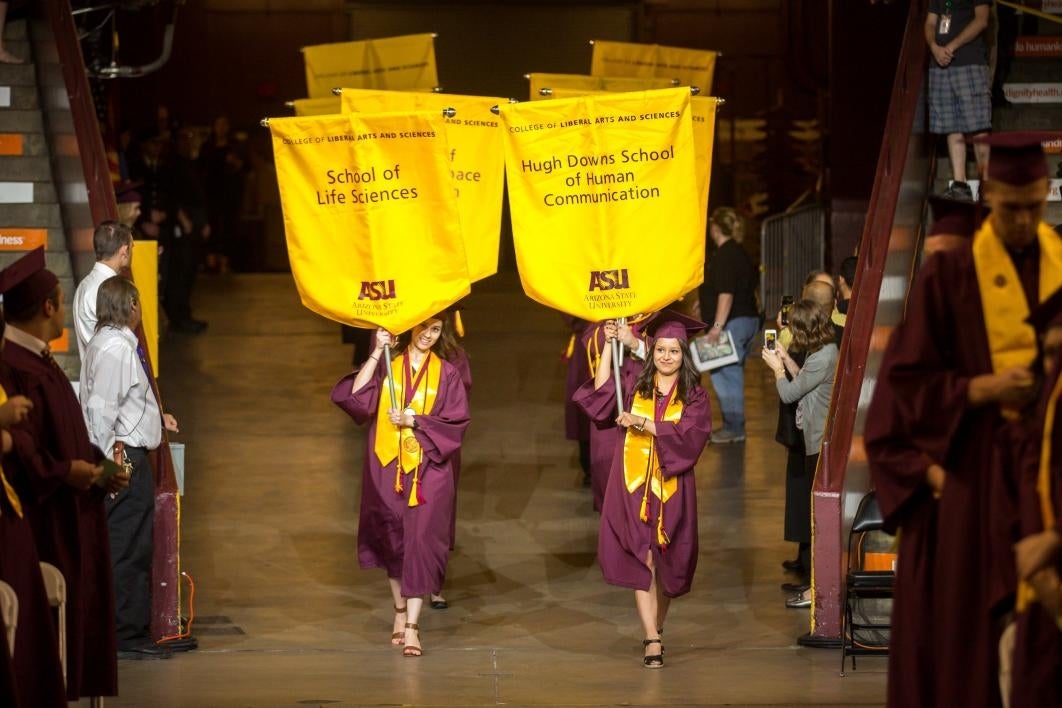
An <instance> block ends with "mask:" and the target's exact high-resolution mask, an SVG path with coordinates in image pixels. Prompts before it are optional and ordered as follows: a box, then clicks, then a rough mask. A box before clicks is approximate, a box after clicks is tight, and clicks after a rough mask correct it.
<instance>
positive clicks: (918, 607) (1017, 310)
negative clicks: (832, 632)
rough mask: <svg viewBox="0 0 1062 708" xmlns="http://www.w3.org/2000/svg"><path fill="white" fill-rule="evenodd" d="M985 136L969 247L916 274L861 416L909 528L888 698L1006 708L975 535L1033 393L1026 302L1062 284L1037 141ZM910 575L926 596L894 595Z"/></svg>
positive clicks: (888, 510) (990, 592) (885, 504)
mask: <svg viewBox="0 0 1062 708" xmlns="http://www.w3.org/2000/svg"><path fill="white" fill-rule="evenodd" d="M984 141H985V142H986V143H989V144H991V145H992V147H993V151H992V159H991V161H990V162H989V166H988V173H987V180H986V184H985V187H984V194H985V198H986V200H987V201H988V204H989V206H990V207H991V209H992V212H991V215H990V216H989V218H988V219H987V220H985V221H984V223H983V224H980V226H979V227H978V229H977V232H976V233H975V234H974V237H973V243H972V246H971V248H956V249H953V250H949V251H944V252H941V253H939V254H936V255H935V256H934V257H932V258H930V259H929V261H928V262H927V263H926V265H925V266H923V268H922V269H921V270H920V271H919V273H918V276H917V278H916V280H915V283H914V285H913V287H912V290H911V295H910V298H909V302H908V307H907V312H906V317H905V320H904V322H903V323H902V324H901V325H900V326H899V327H897V329H896V331H895V332H894V333H893V336H892V339H891V340H890V342H889V345H888V347H887V349H886V352H885V357H884V361H883V363H882V368H881V371H880V372H879V375H878V382H877V388H878V391H877V392H876V394H875V400H874V401H873V402H872V404H871V413H870V414H868V418H867V420H868V423H867V430H866V448H867V455H868V459H869V462H870V471H871V477H872V478H873V481H874V484H875V487H876V488H877V489H878V494H879V498H880V499H881V503H882V511H883V513H884V514H885V516H886V519H887V520H889V519H892V523H894V524H895V523H897V522H899V523H900V525H901V526H902V527H903V528H902V535H901V539H903V541H902V542H904V543H905V545H904V547H903V548H902V549H901V553H900V557H899V559H898V568H897V592H898V595H897V600H896V602H897V604H896V607H895V612H894V616H893V626H894V628H895V631H896V634H897V636H898V637H899V636H907V637H913V640H912V641H913V642H914V643H913V644H912V649H911V651H908V652H904V653H902V654H901V653H894V654H893V655H892V657H891V659H890V662H891V665H890V671H889V691H888V704H889V705H890V706H905V707H906V706H950V705H954V706H964V707H966V706H974V707H976V706H998V705H1000V692H999V687H998V683H997V681H998V678H997V675H998V643H999V635H1000V624H999V623H997V622H996V621H995V618H994V617H993V611H994V610H995V609H996V608H995V605H996V603H997V601H998V600H999V599H1000V598H998V597H997V595H996V589H997V583H996V580H995V577H994V571H995V570H996V569H997V566H996V564H995V559H994V557H993V554H994V552H995V551H996V550H997V549H996V547H995V545H996V544H994V543H993V541H992V539H991V538H990V535H989V534H988V533H987V531H985V532H981V531H980V530H982V529H984V528H985V524H986V519H989V518H992V517H993V516H994V515H997V514H996V512H995V511H994V510H993V506H994V505H996V504H997V503H998V500H996V499H995V498H994V497H993V491H994V490H997V489H998V487H999V477H1000V476H1001V475H1003V474H1004V473H1009V468H1010V465H1009V464H1008V462H1009V459H1010V458H1009V452H1010V451H1009V448H1007V447H1006V446H1008V445H1009V440H1008V429H1009V428H1010V427H1011V423H1010V421H1012V420H1014V419H1016V417H1017V411H1018V409H1019V408H1021V407H1022V406H1025V405H1027V404H1028V403H1029V402H1030V401H1031V399H1032V396H1033V381H1034V377H1033V374H1032V371H1031V368H1030V367H1031V366H1032V364H1033V362H1034V360H1035V359H1036V356H1037V349H1036V338H1035V333H1034V332H1033V328H1032V326H1031V325H1029V324H1027V323H1026V321H1025V320H1026V318H1027V317H1028V315H1029V311H1030V303H1031V304H1032V306H1035V305H1036V304H1038V303H1039V302H1041V300H1042V299H1044V298H1045V297H1046V296H1048V295H1050V294H1052V293H1053V292H1054V291H1055V290H1057V289H1058V288H1059V287H1060V286H1062V241H1060V240H1059V239H1058V237H1057V236H1056V235H1055V234H1054V233H1053V232H1052V231H1051V230H1050V229H1049V228H1046V226H1045V225H1043V223H1042V222H1041V221H1040V215H1041V214H1042V212H1043V204H1044V201H1045V200H1046V198H1047V190H1048V181H1047V163H1046V161H1045V159H1044V155H1043V150H1042V148H1041V146H1040V141H1039V138H1038V136H1031V135H1028V134H1018V133H1009V134H999V135H995V136H992V137H990V138H985V139H984ZM916 510H929V511H931V512H932V513H930V514H924V513H921V512H919V513H917V514H915V511H916ZM915 522H918V524H919V525H918V526H915V525H914V524H915ZM915 542H917V543H918V544H920V545H919V546H918V547H917V548H915V547H912V546H911V544H912V543H915ZM910 574H917V575H918V576H919V577H920V578H921V582H920V588H921V593H920V594H919V595H918V596H911V595H910V594H907V595H904V596H901V595H900V594H899V593H900V586H901V585H902V582H901V581H903V580H904V579H905V578H907V576H908V575H910ZM901 607H902V610H901ZM927 644H928V646H927ZM916 646H921V647H922V649H923V651H919V653H918V656H919V657H922V659H923V660H927V661H930V662H932V665H931V666H929V667H925V666H922V667H916V668H913V669H912V670H913V671H914V672H915V674H916V675H917V676H918V677H919V680H918V681H916V682H914V681H911V680H910V678H911V675H912V674H911V672H909V671H904V670H901V669H902V667H903V666H906V664H905V663H904V662H905V661H907V662H910V661H914V660H915V659H913V658H912V657H913V654H914V651H915V649H914V647H916Z"/></svg>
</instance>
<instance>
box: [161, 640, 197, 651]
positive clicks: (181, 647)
mask: <svg viewBox="0 0 1062 708" xmlns="http://www.w3.org/2000/svg"><path fill="white" fill-rule="evenodd" d="M156 646H158V647H160V648H162V649H169V650H170V651H171V652H178V651H193V650H195V649H198V648H199V640H198V639H196V638H195V637H185V638H184V639H171V640H169V641H166V642H163V643H162V644H158V645H156Z"/></svg>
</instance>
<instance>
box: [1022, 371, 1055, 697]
mask: <svg viewBox="0 0 1062 708" xmlns="http://www.w3.org/2000/svg"><path fill="white" fill-rule="evenodd" d="M1059 372H1060V368H1059V367H1058V365H1057V364H1056V366H1055V367H1054V371H1053V372H1052V374H1051V375H1050V376H1048V377H1047V380H1046V381H1045V382H1044V385H1043V388H1042V396H1041V401H1040V404H1041V405H1040V406H1039V409H1038V412H1039V415H1038V416H1037V419H1038V421H1039V425H1038V426H1035V427H1034V430H1036V428H1038V430H1036V433H1037V434H1036V435H1035V436H1030V442H1031V443H1033V441H1034V444H1029V445H1027V446H1026V454H1025V459H1024V464H1022V466H1021V474H1020V476H1019V478H1018V503H1017V508H1018V516H1019V526H1020V534H1019V535H1020V536H1021V537H1025V536H1030V535H1032V534H1036V533H1039V532H1041V531H1042V530H1043V519H1042V516H1041V511H1040V496H1039V494H1038V492H1037V489H1036V486H1037V481H1038V479H1039V476H1040V452H1041V444H1042V440H1041V438H1040V437H1039V434H1042V432H1043V423H1044V418H1043V416H1044V412H1045V410H1046V404H1047V399H1048V398H1049V396H1050V394H1051V391H1052V390H1053V389H1054V386H1055V382H1056V381H1057V379H1058V376H1059ZM1056 415H1058V413H1057V410H1056ZM1050 469H1051V496H1052V505H1053V508H1054V509H1055V512H1056V514H1057V513H1058V512H1059V511H1060V510H1062V423H1060V421H1059V420H1058V419H1057V418H1056V419H1055V425H1054V429H1053V430H1052V431H1051V468H1050ZM1055 570H1056V571H1057V572H1058V573H1059V576H1060V577H1062V562H1059V563H1056V564H1055ZM1016 622H1017V626H1016V634H1015V638H1014V657H1013V662H1012V664H1011V674H1010V678H1011V701H1010V705H1012V706H1015V708H1016V707H1017V706H1022V707H1023V708H1025V707H1029V708H1062V630H1060V629H1059V627H1058V625H1057V624H1056V623H1055V620H1054V618H1053V617H1052V616H1051V615H1050V614H1049V613H1048V612H1047V611H1046V610H1045V609H1044V608H1043V606H1042V605H1040V604H1039V603H1033V604H1032V605H1030V606H1029V607H1028V608H1027V609H1026V610H1025V611H1024V612H1019V613H1017V618H1016Z"/></svg>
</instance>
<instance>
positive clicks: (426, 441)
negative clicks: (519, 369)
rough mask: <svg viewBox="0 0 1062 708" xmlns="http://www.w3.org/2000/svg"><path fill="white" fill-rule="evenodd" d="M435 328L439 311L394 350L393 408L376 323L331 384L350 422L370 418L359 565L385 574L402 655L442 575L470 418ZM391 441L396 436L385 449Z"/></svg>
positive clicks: (387, 341)
mask: <svg viewBox="0 0 1062 708" xmlns="http://www.w3.org/2000/svg"><path fill="white" fill-rule="evenodd" d="M442 329H443V323H442V320H441V318H440V317H432V318H430V319H428V320H427V321H425V322H424V323H422V324H420V325H417V326H416V327H414V328H413V330H412V336H411V341H410V344H409V346H408V347H406V349H405V351H404V352H403V353H402V354H401V355H400V356H397V357H396V358H395V362H394V364H393V365H392V374H393V372H394V371H396V370H397V371H400V372H401V373H400V374H399V375H394V386H395V390H396V397H397V402H398V406H391V405H389V404H388V401H387V399H388V397H389V396H390V392H389V391H388V390H386V389H387V388H388V387H389V384H388V382H387V380H386V379H385V378H384V374H385V372H384V371H383V370H382V369H383V367H380V365H379V362H380V360H381V359H383V358H384V357H383V354H384V347H387V346H390V345H391V343H392V341H393V339H392V337H391V335H390V334H388V333H387V332H385V331H383V330H379V331H378V332H377V334H376V347H375V349H374V350H373V353H372V354H371V355H370V356H369V359H368V360H367V361H366V365H365V366H363V367H362V368H361V370H359V371H358V372H357V373H352V374H349V375H347V376H344V377H343V378H342V379H340V380H339V382H338V383H337V384H336V385H335V387H334V388H333V389H332V402H333V403H335V404H336V405H337V406H339V407H340V408H341V409H343V410H344V411H346V413H347V414H348V415H350V417H351V418H353V419H354V421H355V422H356V423H358V424H359V425H360V424H362V423H365V422H370V425H369V430H368V439H369V446H368V449H367V450H366V454H365V464H364V466H363V472H362V491H361V511H360V518H359V520H358V563H359V565H360V566H361V567H362V568H383V569H384V570H385V571H386V572H387V578H388V580H389V582H390V586H391V595H392V598H393V600H394V610H395V620H394V628H393V629H394V631H393V633H392V635H391V642H392V644H395V645H404V649H403V655H404V656H410V657H416V656H420V655H421V654H422V652H423V650H422V648H421V641H420V631H419V630H420V626H419V623H418V621H419V617H420V611H421V608H422V607H423V604H424V596H425V595H429V594H430V593H432V592H434V591H435V590H437V589H439V588H441V587H442V582H443V578H444V577H445V576H446V562H447V557H448V555H449V550H450V532H451V528H452V519H451V517H452V516H453V513H454V501H453V499H454V477H453V467H452V464H451V460H452V457H453V454H454V453H455V452H456V451H458V450H459V449H460V447H461V441H462V438H463V437H464V433H465V429H466V428H467V427H468V424H469V415H468V399H467V397H466V395H465V386H464V383H463V382H462V381H461V374H460V372H459V371H458V370H457V368H456V367H455V366H454V365H453V364H451V363H450V362H448V361H445V360H443V359H441V358H440V357H438V356H437V355H436V354H434V353H433V352H432V349H433V347H434V346H435V345H436V343H437V342H438V340H439V336H440V335H441V333H442ZM435 367H438V368H437V369H436V368H435ZM433 371H434V372H437V373H433ZM436 375H437V377H438V378H437V381H436V379H435V376H436ZM433 392H434V393H433ZM432 396H434V399H433V400H431V398H432ZM381 397H384V398H383V399H382V400H383V402H381ZM392 436H393V437H392ZM392 441H398V442H397V444H395V447H394V449H393V450H391V449H390V448H388V444H390V443H391V442H392ZM381 455H384V457H385V458H388V459H387V461H386V463H384V462H383V461H382V458H381ZM400 465H402V467H401V468H400Z"/></svg>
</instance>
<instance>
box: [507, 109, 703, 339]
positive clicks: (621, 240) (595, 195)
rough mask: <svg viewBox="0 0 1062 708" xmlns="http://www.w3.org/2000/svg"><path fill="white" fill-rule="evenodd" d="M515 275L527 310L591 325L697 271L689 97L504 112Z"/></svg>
mask: <svg viewBox="0 0 1062 708" xmlns="http://www.w3.org/2000/svg"><path fill="white" fill-rule="evenodd" d="M501 110H502V118H503V125H504V126H505V130H506V133H505V138H506V144H505V162H506V174H507V183H508V189H509V206H510V210H511V212H512V222H513V238H514V243H515V246H516V258H517V265H518V267H519V269H520V279H521V282H522V284H523V287H524V291H525V292H526V293H527V294H528V296H529V297H531V298H532V299H533V300H536V301H537V302H540V303H542V304H544V305H548V306H549V307H553V308H555V309H558V310H561V311H562V312H565V313H567V314H570V315H574V316H576V317H581V318H583V319H587V320H591V321H598V320H602V319H607V318H611V317H623V316H630V315H635V314H638V313H642V312H649V311H654V310H659V309H660V308H662V307H665V306H667V305H669V304H671V303H672V302H673V301H675V300H677V299H679V298H680V297H681V296H682V295H683V293H684V292H685V289H687V288H688V287H689V283H691V282H693V281H697V282H699V279H700V278H701V277H702V276H703V271H704V232H703V230H702V227H701V218H700V214H699V213H698V212H699V196H698V193H697V191H698V188H697V176H696V168H695V164H694V163H695V150H694V135H693V123H692V120H691V116H690V91H689V89H688V88H678V89H663V90H659V91H645V92H635V93H622V94H613V95H593V96H586V97H582V98H573V99H565V100H556V101H537V102H533V103H522V104H516V105H509V106H503V107H502V109H501Z"/></svg>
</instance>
